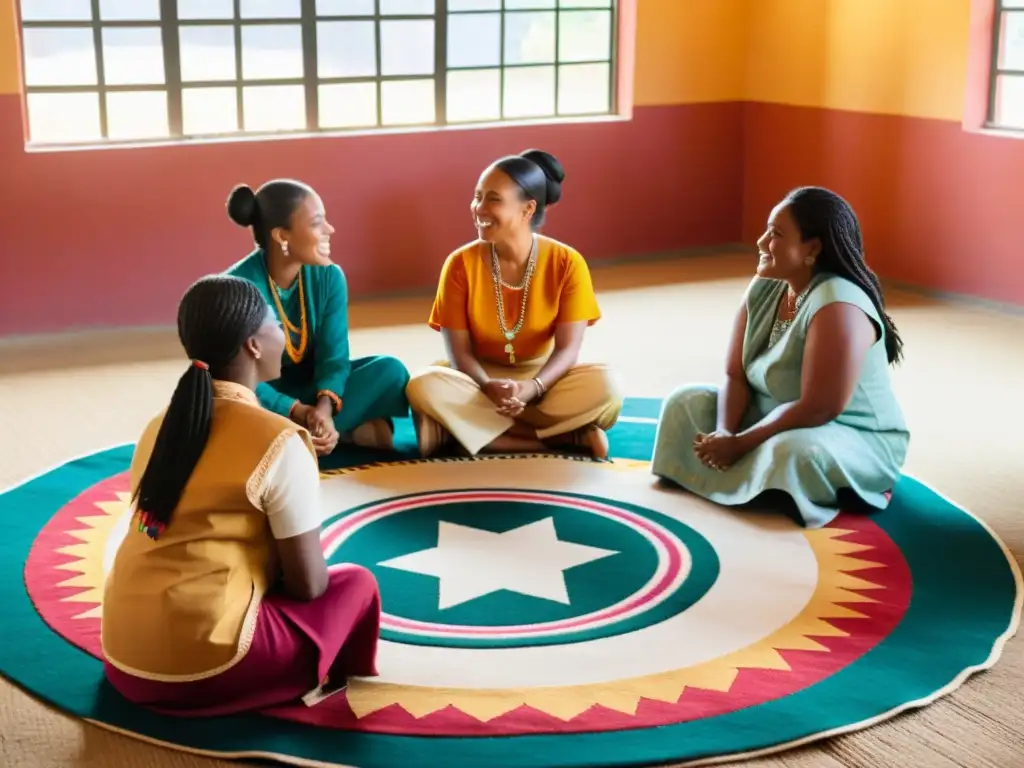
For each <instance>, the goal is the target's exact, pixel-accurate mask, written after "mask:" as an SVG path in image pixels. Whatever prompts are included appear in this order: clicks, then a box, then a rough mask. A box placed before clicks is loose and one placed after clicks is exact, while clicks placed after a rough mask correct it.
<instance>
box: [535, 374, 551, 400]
mask: <svg viewBox="0 0 1024 768" xmlns="http://www.w3.org/2000/svg"><path fill="white" fill-rule="evenodd" d="M533 383H534V384H536V385H537V397H541V396H542V395H543V394H544V393H545V392H547V391H548V388H547V387H545V386H544V382H543V381H541V380H540V377H539V376H534V377H533Z"/></svg>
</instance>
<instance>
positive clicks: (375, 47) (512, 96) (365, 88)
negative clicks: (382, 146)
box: [20, 0, 1024, 143]
mask: <svg viewBox="0 0 1024 768" xmlns="http://www.w3.org/2000/svg"><path fill="white" fill-rule="evenodd" d="M20 1H21V3H22V40H23V45H22V46H21V47H22V56H23V61H22V64H23V72H24V76H25V90H26V104H27V109H28V113H29V114H28V115H27V121H26V122H27V124H28V126H29V141H31V142H34V143H96V142H118V141H146V140H163V141H166V140H167V139H175V138H186V139H188V138H199V137H208V136H219V137H224V136H231V135H244V134H247V133H264V132H280V133H307V132H316V131H331V132H335V131H346V130H360V131H365V130H374V129H380V128H385V129H386V128H390V127H398V126H444V125H448V124H459V125H465V124H473V123H480V124H483V123H495V122H502V121H516V120H544V119H554V118H559V117H578V116H584V115H600V114H609V113H611V112H612V111H613V110H614V109H615V92H614V81H615V69H616V67H615V64H616V62H615V58H616V56H615V49H616V44H615V39H614V38H615V34H616V7H615V6H616V3H614V2H613V0H443V2H437V0H239V2H235V1H234V0H172V1H170V2H168V0H101V2H100V3H99V4H98V5H99V8H100V12H99V13H98V14H96V16H95V17H94V14H93V13H92V5H93V3H92V2H91V0H63V2H62V3H60V4H59V5H60V6H62V10H61V12H60V13H59V14H57V15H56V16H55V15H54V13H55V12H54V11H53V10H52V8H56V7H57V6H56V5H53V4H52V3H51V10H46V11H45V12H44V11H43V10H36V11H33V10H32V9H31V7H30V6H33V3H32V0H20ZM44 6H45V4H43V5H40V3H39V1H38V0H36V2H35V8H36V9H40V8H43V7H44ZM236 6H237V9H238V11H239V12H238V13H236ZM1021 28H1022V29H1024V25H1021ZM1010 59H1011V60H1013V59H1014V57H1013V56H1010ZM1012 90H1014V89H1013V88H1012V87H1010V88H1007V87H1004V88H1002V89H1001V91H1002V92H1008V91H1012ZM993 91H994V92H995V87H994V88H993ZM1004 101H1005V97H1004ZM999 112H1000V113H1002V114H1009V113H1015V108H1014V107H1013V106H1012V105H1008V106H1004V107H1003V108H1002V109H1001V110H999ZM69 114H73V115H74V117H75V119H74V120H68V119H67V118H68V115H69ZM72 128H74V130H72Z"/></svg>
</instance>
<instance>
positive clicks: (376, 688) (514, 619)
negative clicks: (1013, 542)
mask: <svg viewBox="0 0 1024 768" xmlns="http://www.w3.org/2000/svg"><path fill="white" fill-rule="evenodd" d="M658 407H659V403H658V401H656V400H631V401H629V402H628V403H627V407H626V411H625V415H624V418H623V420H622V421H621V422H620V423H619V424H618V425H617V426H616V427H615V428H614V429H613V430H612V432H611V445H612V455H613V457H614V461H611V462H600V463H599V462H593V461H590V460H585V459H580V458H576V459H573V458H552V457H539V456H530V457H518V458H511V457H497V458H489V459H480V460H474V461H470V460H456V459H451V460H439V461H417V460H406V461H397V462H395V461H393V462H391V463H384V462H377V463H370V464H368V465H367V464H365V463H364V464H361V465H360V462H365V461H366V460H367V459H369V458H373V457H370V456H368V455H356V454H353V453H348V454H345V455H343V456H341V457H340V460H336V461H335V464H336V468H335V469H333V470H330V471H329V472H327V473H325V479H324V484H323V493H324V498H325V502H326V509H327V510H328V514H329V519H328V521H327V525H326V527H325V532H324V536H323V544H324V548H325V551H326V552H327V553H328V555H329V556H330V559H331V560H332V561H343V560H344V561H355V562H358V563H362V564H364V565H366V566H368V567H370V568H372V569H373V571H374V573H375V574H376V576H377V579H378V580H379V583H380V588H381V590H382V593H383V601H384V610H385V613H386V615H385V617H384V623H383V629H382V635H383V642H382V645H381V650H380V659H379V661H380V663H379V666H380V670H381V672H382V674H381V676H380V677H379V678H376V679H372V680H353V681H352V682H351V685H350V686H349V688H348V689H347V691H346V692H344V693H342V694H339V695H336V696H334V697H333V698H330V699H328V700H326V701H325V702H323V703H321V704H320V705H319V706H317V707H314V708H306V707H305V706H302V705H298V706H289V707H280V708H277V709H274V710H272V711H267V712H264V713H261V714H259V715H252V716H247V717H232V718H220V719H208V720H198V721H192V720H182V719H174V718H168V717H163V716H157V715H153V714H150V713H148V712H146V711H144V710H142V709H139V708H136V707H134V706H132V705H130V704H128V703H126V702H125V701H124V700H122V699H121V698H120V697H119V695H118V694H117V693H115V692H114V691H113V690H112V689H111V688H109V687H108V686H107V685H106V684H105V682H104V679H103V673H102V667H101V664H100V661H99V659H98V656H99V644H98V637H99V625H100V615H101V606H100V600H101V585H102V582H103V577H104V571H105V569H106V567H107V565H108V564H109V562H110V559H111V557H112V554H113V552H114V549H115V547H116V546H117V542H118V541H119V540H120V538H121V537H122V536H124V534H125V532H126V531H127V515H126V504H125V499H126V491H127V486H126V470H127V468H128V465H129V459H130V456H131V450H132V449H131V446H121V447H117V448H112V449H110V450H106V451H102V452H99V453H96V454H93V455H91V456H87V457H84V458H80V459H77V460H75V461H71V462H68V463H67V464H64V465H63V466H61V467H58V468H57V469H54V470H51V471H49V472H47V473H45V474H43V475H40V476H38V477H36V478H34V479H32V480H30V481H28V482H25V483H23V484H22V485H20V486H18V487H16V488H14V489H11V490H9V491H8V492H6V493H5V494H2V495H0V515H2V520H3V525H4V536H3V538H2V540H0V604H2V605H3V606H4V609H5V613H6V620H5V627H4V632H3V633H2V635H0V672H2V673H3V674H4V675H5V676H6V677H8V678H10V679H11V680H13V681H14V682H15V683H17V684H18V685H20V686H22V687H23V688H24V689H26V690H27V691H29V692H30V693H31V694H33V695H35V696H37V697H39V698H40V699H43V700H45V701H47V702H49V703H50V704H52V705H54V706H56V707H58V708H60V709H61V710H63V711H65V712H67V713H69V714H71V715H75V716H77V717H80V718H83V719H85V720H88V721H90V722H93V723H96V724H98V725H101V726H103V727H107V728H110V729H112V730H116V731H120V732H122V733H127V734H130V735H133V736H135V737H137V738H141V739H145V740H148V741H152V742H156V743H160V744H164V745H166V746H168V747H172V748H175V749H180V750H186V751H190V752H194V753H201V754H207V755H216V756H222V757H239V758H242V757H249V758H267V759H271V760H277V761H281V762H286V763H291V764H296V765H325V766H344V765H350V766H371V767H374V768H399V767H404V766H408V765H416V766H419V767H421V768H480V766H486V765H500V766H502V768H517V767H521V768H540V767H541V766H543V767H544V768H557V767H559V766H564V767H566V768H569V767H576V766H623V765H636V764H651V763H668V762H687V761H688V762H690V763H691V764H699V763H706V762H715V761H719V760H724V759H728V758H734V757H737V756H741V755H755V754H763V753H768V752H772V751H777V750H781V749H785V748H787V747H791V746H795V745H797V744H801V743H806V742H808V741H812V740H815V739H819V738H823V737H825V736H828V735H830V734H837V733H842V732H847V731H851V730H855V729H858V728H864V727H867V726H869V725H871V724H873V723H876V722H879V721H880V720H882V719H884V718H887V717H890V716H892V715H894V714H896V713H897V712H900V711H902V710H905V709H908V708H912V707H918V706H923V705H925V704H927V703H929V702H930V701H932V700H934V699H935V698H937V697H938V696H940V695H942V694H944V693H948V692H949V691H952V690H953V689H955V688H956V687H957V686H959V685H960V684H962V683H963V682H964V681H965V680H966V679H967V677H968V676H969V674H970V673H972V672H975V671H978V670H981V669H984V668H986V667H989V666H991V665H992V664H994V663H995V661H996V659H997V658H998V656H999V654H1000V651H1001V649H1002V646H1003V643H1004V642H1005V641H1006V640H1007V638H1008V637H1009V636H1010V635H1012V634H1013V632H1014V630H1015V629H1016V627H1017V623H1018V619H1019V616H1020V611H1021V594H1022V591H1021V576H1020V571H1019V569H1018V567H1017V564H1016V563H1015V562H1014V561H1013V560H1012V558H1011V557H1010V555H1009V554H1008V552H1007V551H1006V549H1005V547H1004V546H1003V545H1002V544H1001V543H1000V542H999V541H998V539H997V538H996V537H995V536H994V535H993V534H992V532H991V531H990V530H988V528H986V526H985V525H984V524H983V523H981V522H980V521H979V520H978V519H976V518H975V517H973V516H972V515H971V514H970V513H968V512H967V511H965V510H963V509H961V508H959V507H957V506H956V505H955V504H953V503H951V502H949V501H947V500H945V499H943V498H942V497H940V496H939V495H937V494H936V493H935V492H933V491H931V490H930V489H929V488H927V487H926V486H925V485H923V484H921V483H920V482H917V481H916V480H913V479H911V478H905V479H903V480H902V481H901V482H900V484H899V486H898V487H897V488H896V490H895V493H894V498H893V502H892V506H891V507H890V509H888V510H887V511H886V512H884V513H882V514H878V515H874V516H872V517H864V516H859V515H856V514H852V513H844V514H842V515H840V516H839V518H838V519H837V520H836V521H835V522H834V524H832V525H830V526H829V527H827V528H825V529H823V530H815V531H809V530H804V529H801V528H799V527H797V526H796V525H795V524H794V523H792V522H791V521H790V520H788V519H787V518H786V517H785V516H784V515H781V514H777V513H776V514H771V513H765V512H753V511H743V512H739V511H728V510H724V509H720V508H716V507H715V506H713V505H711V504H708V503H705V502H703V501H701V500H699V499H696V498H694V497H692V496H690V495H688V494H686V493H684V492H682V491H679V490H674V489H669V488H665V487H662V486H660V485H659V484H658V483H656V482H655V481H654V478H653V477H652V476H651V474H650V470H649V465H648V463H647V460H648V459H649V458H650V452H651V447H652V444H653V440H654V434H655V420H656V416H657V413H658ZM401 430H402V431H401V437H402V439H403V440H404V441H405V444H406V448H407V449H408V452H409V455H411V430H410V427H409V425H408V424H403V425H402V426H401ZM376 458H380V457H376ZM355 465H359V466H355Z"/></svg>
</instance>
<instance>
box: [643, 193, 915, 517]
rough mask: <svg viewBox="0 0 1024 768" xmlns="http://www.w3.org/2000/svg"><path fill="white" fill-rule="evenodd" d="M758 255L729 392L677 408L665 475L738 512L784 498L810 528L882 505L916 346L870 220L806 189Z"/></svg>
mask: <svg viewBox="0 0 1024 768" xmlns="http://www.w3.org/2000/svg"><path fill="white" fill-rule="evenodd" d="M757 247H758V251H759V252H760V261H759V263H758V266H757V275H756V277H754V279H753V281H752V282H751V283H750V286H749V288H748V289H747V292H746V295H745V296H744V297H743V301H742V303H741V305H740V307H739V310H738V313H737V316H736V321H735V323H734V325H733V331H732V341H731V343H730V345H729V350H728V354H727V359H728V362H727V366H726V375H725V382H724V384H723V386H721V387H714V386H707V385H688V386H685V387H682V388H680V389H678V390H676V391H675V392H674V393H672V395H670V396H669V397H668V398H667V399H666V400H665V404H664V406H663V407H662V413H661V418H660V420H659V424H658V434H657V437H656V439H655V447H654V458H653V461H652V469H653V471H654V474H655V475H658V476H659V477H662V478H664V479H667V480H671V481H674V482H675V483H677V484H679V485H681V486H683V487H684V488H686V489H688V490H690V491H692V492H694V493H696V494H699V495H701V496H703V497H704V498H706V499H710V500H711V501H714V502H717V503H719V504H724V505H728V506H738V505H743V504H746V503H748V502H752V501H754V500H755V499H758V498H759V497H761V496H762V495H763V496H765V497H771V496H778V495H779V494H780V493H781V494H784V496H788V497H789V498H790V499H791V500H792V501H793V502H795V507H796V512H797V516H798V518H799V519H800V521H801V522H802V523H803V524H804V525H806V526H807V527H809V528H819V527H821V526H824V525H827V524H828V523H829V522H830V521H831V520H832V519H833V518H834V517H835V516H836V515H837V514H838V512H839V509H840V508H841V507H842V506H843V505H844V504H847V503H851V504H852V505H853V508H854V509H860V510H864V509H865V508H875V509H882V508H884V507H886V506H887V505H888V503H889V494H890V492H891V491H892V489H893V487H894V486H895V485H896V482H897V481H898V480H899V477H900V472H901V470H902V467H903V463H904V461H905V459H906V456H907V449H908V447H909V441H910V433H909V432H908V430H907V426H906V424H905V422H904V420H903V413H902V411H901V409H900V405H899V402H898V401H897V398H896V395H895V393H894V391H893V387H892V381H891V380H890V377H889V366H890V365H892V364H894V363H896V362H898V361H899V360H900V358H901V357H902V350H903V342H902V340H901V339H900V335H899V333H898V332H897V330H896V326H895V325H894V324H893V322H892V318H890V317H889V315H888V314H886V312H885V309H884V300H883V297H882V291H881V287H880V286H879V282H878V278H877V277H875V274H874V273H873V272H872V271H871V269H870V268H869V267H868V266H867V264H866V263H865V261H864V246H863V241H862V239H861V232H860V225H859V223H858V222H857V217H856V215H855V214H854V212H853V209H852V208H851V207H850V206H849V204H848V203H847V202H846V201H845V200H843V199H842V198H841V197H840V196H839V195H837V194H835V193H834V192H831V191H829V190H827V189H822V188H820V187H802V188H800V189H796V190H793V191H792V192H790V193H789V195H787V196H786V198H785V199H784V200H783V201H782V202H781V203H779V204H778V205H777V206H776V207H775V210H773V211H772V214H771V217H770V219H769V221H768V228H767V231H766V232H765V233H764V235H762V236H761V239H760V240H758V242H757Z"/></svg>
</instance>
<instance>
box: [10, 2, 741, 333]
mask: <svg viewBox="0 0 1024 768" xmlns="http://www.w3.org/2000/svg"><path fill="white" fill-rule="evenodd" d="M620 1H621V2H622V3H623V5H624V6H625V7H627V8H628V7H629V6H631V5H633V3H634V0H620ZM13 2H14V0H0V94H3V92H4V91H6V95H0V164H2V167H3V168H4V173H5V179H4V188H5V194H6V190H8V189H9V190H13V195H12V196H11V201H10V204H6V205H4V206H0V226H2V227H3V231H5V232H6V233H8V241H7V242H5V243H4V247H3V249H2V251H0V258H2V259H13V260H15V263H14V264H13V268H10V269H8V270H6V272H5V280H4V281H3V282H0V335H5V334H12V333H13V334H24V333H42V332H49V331H61V330H67V329H71V328H76V327H83V326H87V327H95V326H109V325H126V324H145V325H148V324H165V323H169V322H171V321H173V317H174V312H175V308H176V305H177V301H178V299H179V297H180V296H181V293H182V291H183V290H184V289H185V287H187V285H188V284H189V283H190V282H191V281H192V280H194V279H195V278H196V277H197V276H198V275H201V274H204V273H207V272H212V271H218V270H221V269H223V268H224V267H225V266H227V265H228V264H230V263H231V262H232V261H234V260H235V259H237V258H239V257H240V256H242V255H244V254H245V253H246V251H247V250H248V248H249V247H250V241H249V238H248V237H247V235H246V233H245V232H244V231H243V230H241V229H239V228H237V227H235V226H234V225H233V224H231V223H230V222H229V221H228V220H227V217H226V216H225V214H224V200H225V197H226V195H227V193H228V191H229V190H230V188H231V187H232V186H233V185H234V184H235V183H237V182H239V181H245V182H248V183H249V184H253V185H255V184H259V183H260V182H262V181H263V180H265V179H266V178H269V177H273V176H279V175H288V176H295V177H298V178H302V179H303V180H305V181H308V182H309V183H311V184H312V185H313V186H314V187H316V189H317V190H318V191H319V192H320V193H321V195H322V196H323V198H324V200H325V203H326V204H327V206H328V211H329V215H331V217H332V223H333V224H334V225H335V227H337V229H338V231H339V235H337V236H336V237H337V239H339V240H340V241H341V242H340V246H339V248H338V249H337V251H338V252H340V256H339V257H338V258H339V262H340V263H341V265H342V266H343V268H344V269H345V271H346V273H347V274H348V277H349V283H350V287H351V290H352V294H353V296H356V297H358V296H361V295H366V294H371V293H383V292H393V291H403V290H429V289H431V288H432V287H433V285H434V284H435V283H436V280H437V275H438V270H439V268H440V265H441V262H442V261H443V259H444V257H445V256H446V255H447V253H448V252H449V251H450V250H451V249H452V248H454V247H457V246H458V245H460V244H462V243H463V242H465V241H467V240H468V239H470V238H472V237H473V236H474V233H473V231H472V228H471V227H470V226H469V223H470V222H469V214H468V202H469V198H470V195H471V191H472V186H473V184H474V183H475V180H476V177H477V175H478V174H479V172H480V170H481V169H482V168H483V167H485V166H486V165H487V163H488V162H490V161H491V160H493V159H494V158H496V157H498V156H500V155H503V154H507V153H509V152H516V151H519V150H522V149H524V148H526V147H530V146H540V147H543V148H545V149H548V150H550V151H552V152H554V153H555V154H556V155H557V156H558V157H559V158H560V159H561V160H562V162H563V164H564V165H565V166H566V169H567V179H566V186H565V196H564V198H563V201H562V202H561V203H560V204H559V206H558V207H557V209H555V210H553V211H552V213H551V216H550V218H549V222H548V226H547V228H546V231H547V232H549V233H550V234H552V235H553V236H555V237H558V238H561V239H564V240H566V241H568V242H571V243H572V244H573V245H575V246H577V247H578V248H579V249H580V250H581V251H582V252H583V253H584V254H585V255H586V256H587V258H588V259H589V260H591V261H593V262H599V261H600V260H602V259H606V258H613V257H614V258H622V257H630V256H643V255H648V254H651V253H658V252H666V251H672V250H676V249H681V248H687V247H693V246H709V245H715V244H718V243H723V242H730V241H734V240H736V239H737V238H738V237H739V234H740V230H741V224H742V192H743V186H742V183H743V161H742V145H743V105H742V103H741V101H740V98H741V97H742V91H743V82H744V69H743V62H744V59H743V46H742V45H741V44H740V43H739V42H738V41H737V40H733V39H732V37H731V36H730V30H734V29H741V28H742V26H743V20H744V18H745V17H744V8H745V7H746V0H635V6H634V8H635V24H634V25H633V26H632V29H634V31H635V36H634V37H633V38H632V39H627V40H626V41H624V42H625V44H624V45H622V46H621V47H620V55H621V56H622V58H623V59H624V60H625V61H626V62H627V63H628V62H631V60H632V59H633V57H634V56H635V62H636V64H635V72H634V77H633V78H632V81H631V82H629V81H627V82H626V83H625V84H626V85H627V86H628V87H627V88H626V90H627V91H629V90H632V96H633V102H634V104H633V106H634V109H633V110H632V114H631V116H630V117H629V119H620V120H610V121H600V122H591V123H577V124H565V125H557V126H553V125H549V126H545V125H541V126H517V127H502V128H493V129H486V130H449V131H425V132H408V133H397V134H392V135H363V136H348V137H328V136H318V137H315V138H301V139H285V140H279V141H274V142H253V141H246V142H230V143H224V144H199V145H174V146H164V147H144V148H131V149H128V148H113V149H103V150H84V151H70V152H67V151H66V152H28V153H26V151H25V149H24V136H23V120H22V106H21V97H20V95H19V94H18V93H17V91H18V89H19V85H20V82H21V78H20V76H19V73H18V55H17V53H16V41H17V35H16V29H15V25H14V24H13V21H12V19H13V15H14V14H13V9H14V6H13ZM625 15H626V16H627V18H628V17H629V15H630V14H628V13H627V14H625ZM626 28H627V29H629V28H630V25H629V24H627V25H626ZM705 32H708V33H709V37H706V36H705ZM722 41H725V43H724V44H722ZM396 220H399V221H401V222H402V223H401V226H397V227H396V225H395V222H396ZM23 296H35V297H46V298H47V299H48V302H47V304H46V305H44V303H43V302H42V301H33V302H31V303H29V305H28V306H27V307H26V306H25V303H24V302H19V301H18V300H17V299H18V298H19V297H23ZM19 303H20V304H21V306H18V305H19ZM15 307H18V309H17V311H15V310H14V308H15Z"/></svg>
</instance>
